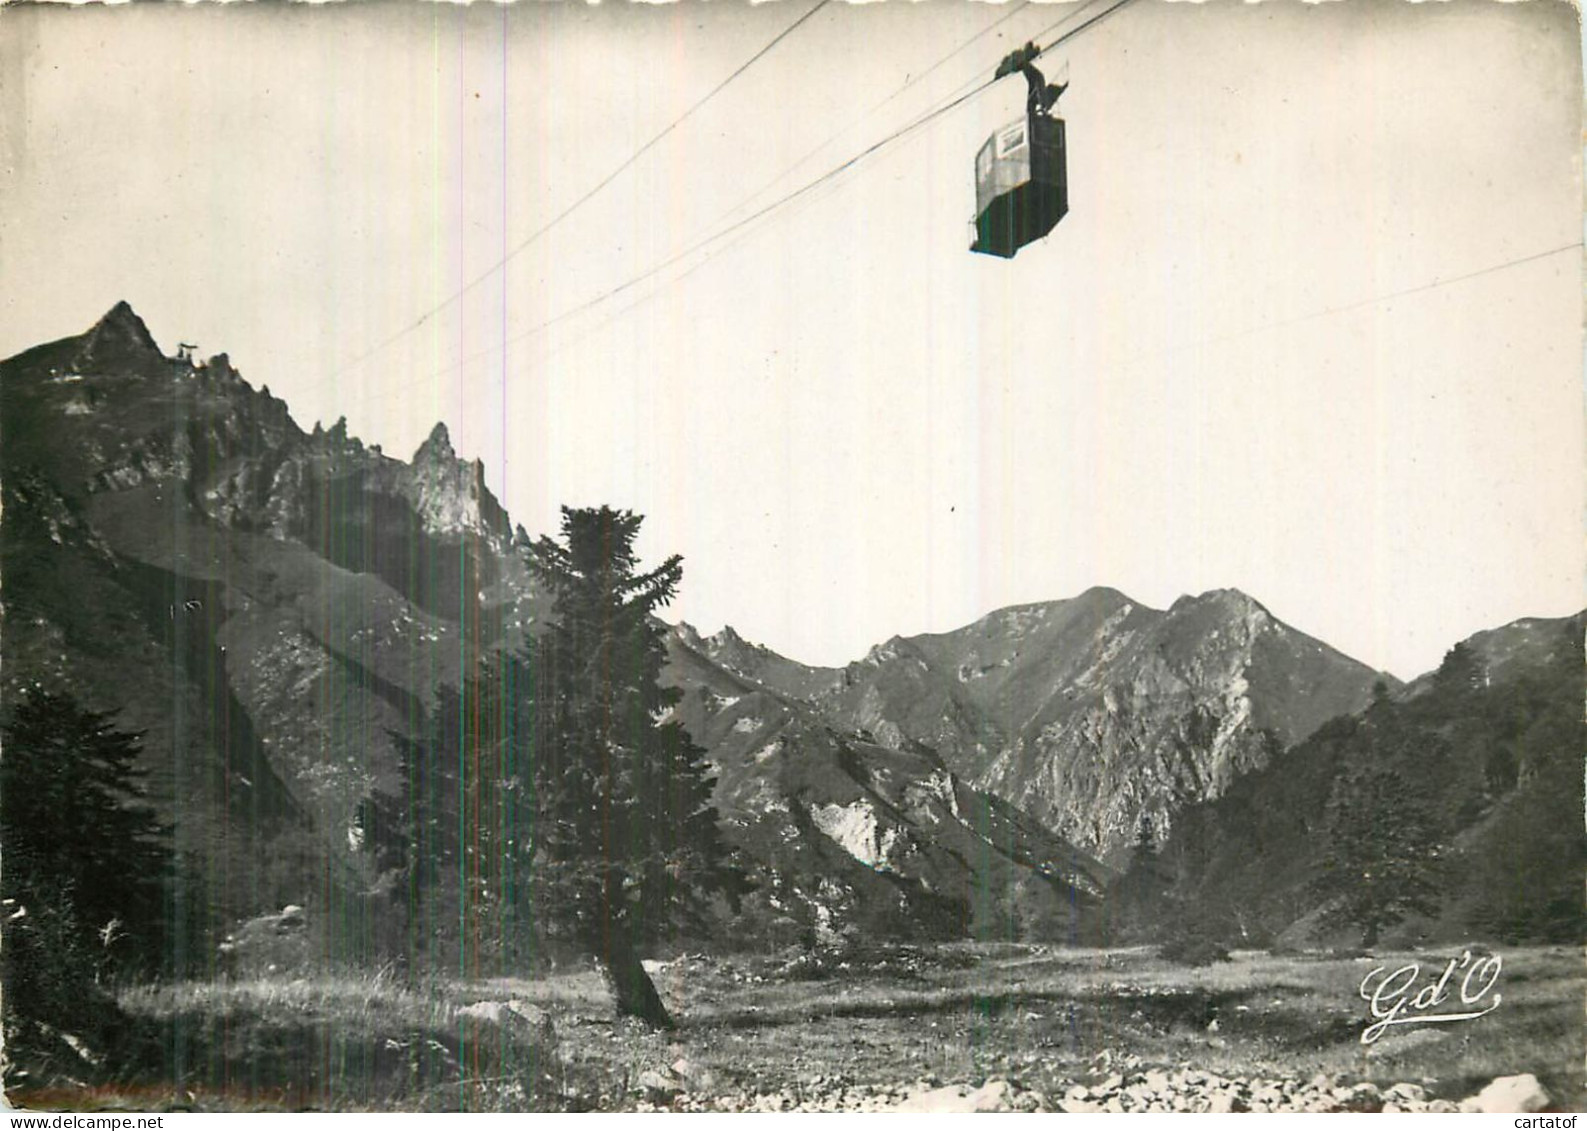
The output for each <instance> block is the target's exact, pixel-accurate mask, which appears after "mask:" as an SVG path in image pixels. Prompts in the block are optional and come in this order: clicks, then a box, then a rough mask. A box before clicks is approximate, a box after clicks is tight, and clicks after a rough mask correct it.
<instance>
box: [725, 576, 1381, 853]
mask: <svg viewBox="0 0 1587 1131" xmlns="http://www.w3.org/2000/svg"><path fill="white" fill-rule="evenodd" d="M710 641H711V642H718V643H714V644H713V643H709V642H708V643H707V647H708V648H711V649H714V650H715V652H717V653H719V654H721V655H723V656H725V657H727V658H728V659H727V662H728V664H729V666H733V667H734V670H736V671H739V672H740V673H741V674H744V675H745V676H746V677H748V678H750V679H752V680H757V681H759V682H762V683H763V684H764V685H765V686H768V687H775V688H776V689H778V690H780V691H782V692H783V693H785V694H790V695H798V696H801V697H803V698H804V699H805V700H806V701H807V702H809V703H810V705H811V706H812V707H813V708H814V709H815V710H816V711H817V712H818V713H819V714H820V716H821V717H822V718H823V719H825V720H826V721H827V722H828V723H829V724H830V725H832V726H835V727H838V728H840V729H843V730H851V731H855V732H858V733H862V734H866V735H868V736H870V738H871V739H872V740H873V741H874V742H875V743H876V744H878V745H879V746H883V747H887V748H891V749H904V748H906V747H907V746H909V745H911V744H920V745H924V746H926V747H929V748H930V749H932V750H934V751H936V752H937V753H938V755H940V756H941V758H942V759H943V761H944V763H945V764H946V765H947V766H948V767H949V768H950V769H951V770H952V771H953V772H954V773H955V774H957V775H958V776H959V777H960V778H962V779H963V780H965V781H966V782H969V783H971V784H973V785H974V786H976V787H977V788H980V789H983V790H985V791H987V792H988V793H990V794H992V795H994V796H997V797H999V798H1001V799H1003V800H1004V801H1007V802H1009V803H1011V804H1014V805H1016V806H1018V807H1020V808H1022V809H1024V810H1025V811H1027V812H1029V813H1030V814H1031V815H1033V816H1035V817H1036V818H1037V819H1038V820H1040V821H1042V822H1043V823H1044V824H1046V825H1047V826H1048V827H1050V828H1051V829H1052V830H1053V831H1054V832H1056V833H1057V834H1059V835H1060V836H1062V837H1064V838H1065V839H1067V840H1069V841H1072V842H1073V843H1075V844H1077V845H1079V846H1080V847H1081V848H1083V849H1084V850H1085V851H1087V852H1090V853H1093V854H1096V855H1101V856H1103V857H1104V858H1108V857H1116V856H1118V855H1119V854H1120V853H1121V851H1122V850H1124V849H1127V848H1128V846H1129V845H1130V844H1131V843H1132V842H1133V841H1134V840H1135V839H1136V836H1137V833H1138V831H1139V830H1140V829H1141V827H1142V825H1143V823H1145V824H1149V825H1150V829H1151V831H1152V834H1153V836H1154V837H1156V838H1159V839H1160V838H1161V837H1162V836H1164V835H1166V834H1167V832H1168V830H1169V829H1170V828H1171V826H1172V823H1173V814H1174V812H1175V811H1176V810H1178V809H1179V808H1180V807H1182V806H1184V805H1186V804H1189V803H1192V802H1196V801H1200V800H1204V799H1207V798H1211V797H1216V796H1218V795H1219V794H1220V793H1221V792H1222V791H1223V790H1225V789H1227V788H1228V786H1229V785H1230V783H1231V782H1233V781H1234V780H1236V779H1237V778H1238V777H1239V776H1240V775H1242V774H1244V773H1248V772H1250V771H1251V770H1253V769H1256V768H1258V767H1260V766H1263V765H1265V764H1267V762H1268V761H1269V760H1270V759H1271V758H1272V757H1273V755H1274V754H1275V753H1277V752H1278V751H1280V750H1282V749H1284V748H1285V747H1287V746H1289V745H1291V744H1293V743H1295V742H1297V741H1299V740H1300V739H1302V738H1305V737H1306V736H1307V735H1308V734H1310V733H1311V732H1312V731H1314V730H1315V729H1316V728H1317V727H1318V726H1320V725H1321V724H1322V723H1323V722H1324V721H1326V720H1327V719H1329V718H1332V717H1333V716H1335V715H1339V714H1346V713H1350V712H1353V711H1356V710H1359V709H1360V708H1361V707H1363V706H1365V704H1366V703H1367V701H1368V698H1369V696H1370V694H1371V688H1372V685H1373V683H1374V682H1376V681H1377V680H1379V679H1382V680H1385V681H1386V682H1387V683H1389V684H1391V685H1393V684H1395V682H1396V681H1394V680H1393V678H1392V677H1389V676H1385V675H1383V674H1381V673H1378V672H1374V671H1372V670H1371V669H1369V668H1367V667H1365V666H1364V665H1362V664H1360V663H1357V662H1356V661H1354V660H1351V659H1350V658H1349V657H1347V656H1344V655H1342V654H1340V653H1339V652H1337V651H1335V650H1334V649H1332V648H1329V647H1328V646H1327V645H1325V644H1322V643H1321V642H1319V641H1317V640H1314V639H1312V638H1311V637H1309V636H1306V635H1305V634H1304V633H1301V632H1297V631H1296V630H1295V629H1292V628H1290V627H1289V626H1287V625H1285V624H1284V623H1283V622H1281V621H1279V620H1278V619H1276V618H1275V617H1273V616H1272V614H1271V613H1269V612H1268V611H1267V610H1266V609H1264V608H1263V607H1262V606H1261V605H1260V604H1258V603H1257V602H1256V601H1254V600H1252V599H1251V598H1250V597H1247V596H1246V595H1245V594H1243V593H1240V592H1238V591H1236V590H1228V589H1225V590H1216V591H1213V592H1211V593H1204V594H1202V595H1200V596H1198V597H1183V598H1181V599H1180V600H1178V601H1176V602H1175V603H1174V605H1173V606H1172V607H1171V608H1170V609H1168V610H1167V611H1159V610H1156V609H1150V608H1147V607H1146V606H1144V605H1141V604H1140V603H1138V602H1136V601H1132V600H1131V599H1130V598H1128V597H1126V596H1124V595H1123V594H1122V593H1119V592H1117V591H1115V590H1112V589H1102V588H1098V589H1092V590H1089V591H1087V592H1086V593H1083V594H1081V595H1080V596H1078V597H1075V598H1073V599H1072V600H1067V601H1052V602H1047V603H1044V604H1035V605H1021V606H1016V607H1013V608H1008V609H1001V610H999V611H997V612H994V613H991V614H989V615H988V616H986V617H983V618H982V619H980V620H978V621H976V622H975V623H974V624H971V625H967V626H966V627H964V628H961V629H958V630H955V631H953V632H947V633H941V634H935V635H925V636H913V637H898V636H895V637H893V638H892V639H891V640H888V641H887V642H886V643H884V644H881V645H878V646H877V647H875V648H873V649H872V650H871V651H870V653H869V654H868V655H867V656H866V657H865V658H864V659H863V660H860V661H858V662H856V663H852V664H849V665H848V666H847V667H846V668H845V669H843V670H842V671H841V672H840V673H833V672H832V670H831V669H803V670H796V671H790V665H791V662H790V661H787V660H785V659H783V658H781V657H775V658H772V657H774V654H768V652H767V650H766V649H763V648H759V647H758V646H746V645H743V643H742V641H740V640H739V639H738V637H737V636H736V634H733V633H732V631H731V629H727V630H724V631H723V633H721V634H719V635H718V636H716V637H711V638H710ZM746 657H747V658H746ZM795 667H796V666H795Z"/></svg>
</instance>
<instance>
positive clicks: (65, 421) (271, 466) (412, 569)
mask: <svg viewBox="0 0 1587 1131" xmlns="http://www.w3.org/2000/svg"><path fill="white" fill-rule="evenodd" d="M0 429H3V434H4V436H5V444H4V448H3V452H0V485H3V491H4V507H5V509H4V522H3V526H0V569H3V571H4V578H5V589H4V615H5V660H6V663H5V665H4V672H3V675H0V680H3V684H0V687H3V688H4V689H5V690H6V691H7V692H12V691H14V690H15V689H16V688H17V687H18V686H19V685H21V684H25V683H28V682H47V683H48V684H50V685H51V687H52V688H53V689H57V690H64V691H69V692H71V693H73V694H74V695H76V696H77V697H78V698H79V699H80V700H82V701H83V702H85V703H86V704H88V705H90V706H92V707H94V708H96V709H101V710H110V709H116V710H121V711H122V712H123V714H122V724H123V725H124V726H127V727H131V728H135V729H139V730H142V731H145V732H146V735H145V752H146V758H147V761H148V763H149V767H148V768H149V769H150V771H151V780H150V787H151V790H152V792H153V796H154V799H155V800H156V801H157V803H159V804H160V806H161V808H162V810H163V811H164V812H166V813H167V814H168V816H170V817H172V818H179V819H178V820H177V821H176V823H177V826H178V843H179V847H181V848H183V849H184V850H185V851H188V852H190V853H192V854H194V855H196V856H198V857H200V858H203V859H206V860H210V861H217V862H218V861H222V860H229V861H230V865H229V867H225V868H221V867H219V865H218V864H217V865H216V868H217V870H216V872H215V880H214V888H215V890H214V891H212V892H211V893H210V897H211V898H212V899H213V900H214V901H215V902H216V905H217V906H220V907H223V908H225V909H226V910H227V911H228V912H232V913H242V912H245V911H247V910H251V909H254V908H257V907H259V906H262V905H265V904H267V903H269V902H270V901H272V900H282V899H286V898H288V897H291V896H292V895H293V894H294V893H296V896H297V899H296V901H301V898H302V892H303V889H304V887H305V882H306V875H305V873H304V869H305V868H306V867H308V864H307V861H308V859H310V858H319V857H323V856H324V855H325V854H326V853H327V852H328V853H329V854H330V856H331V858H332V859H334V860H335V861H336V868H337V869H338V870H339V871H341V872H347V873H349V880H348V884H349V886H355V881H353V880H352V879H351V878H350V874H351V872H355V871H356V865H357V858H356V855H355V854H353V853H351V852H350V851H348V849H347V843H346V842H347V837H348V835H349V830H350V829H351V827H352V824H351V822H352V821H353V818H354V815H355V813H356V810H357V807H358V805H359V802H360V801H361V800H362V798H363V797H364V796H365V795H366V794H367V793H368V791H369V790H370V789H371V788H372V787H373V785H374V784H375V783H376V782H378V781H380V780H382V778H383V777H384V776H386V775H389V774H391V773H392V772H393V770H394V766H395V764H396V757H395V752H394V749H393V745H392V743H393V738H392V735H393V733H397V734H402V733H410V732H411V731H412V729H413V727H414V725H415V724H416V722H417V721H418V719H419V718H420V717H421V715H422V712H423V711H424V710H425V708H426V705H427V704H428V703H429V702H430V701H431V699H432V696H433V692H434V689H435V686H436V684H437V683H438V682H439V681H440V680H442V679H444V678H446V677H447V676H449V675H452V677H453V678H455V675H453V673H456V672H458V671H459V670H460V669H461V667H462V666H463V665H464V664H465V663H468V662H469V661H470V657H471V655H477V654H478V653H479V652H480V651H481V650H482V649H488V648H489V647H492V646H494V645H496V644H498V643H503V642H511V641H512V640H514V639H516V638H518V637H519V636H520V635H521V633H522V632H523V631H524V630H525V629H526V628H527V627H528V626H529V625H530V624H532V622H533V620H534V618H535V617H536V616H537V615H539V614H540V613H541V612H542V611H543V609H542V604H543V602H541V601H540V600H539V598H538V597H537V595H536V594H535V592H534V589H533V587H532V585H531V584H530V582H529V576H528V571H527V569H526V568H525V567H524V565H523V562H522V560H521V557H520V555H519V554H517V553H516V552H515V551H514V547H513V536H512V533H511V532H510V530H509V529H508V526H507V520H506V515H505V514H504V513H503V511H502V509H501V507H500V506H499V505H498V504H497V502H496V500H495V499H494V498H493V497H492V496H491V494H490V492H489V490H488V489H487V488H486V487H485V485H484V479H483V468H482V467H481V466H480V465H479V464H478V463H477V462H476V463H473V464H468V463H464V462H462V461H460V460H458V459H457V458H456V456H455V454H454V453H453V451H452V449H451V446H450V444H449V442H448V438H447V434H446V431H445V429H444V428H443V427H440V426H437V428H436V430H435V432H434V434H432V435H431V437H430V438H429V440H428V441H427V442H426V443H425V444H424V445H423V446H421V447H420V449H419V450H418V452H416V453H415V455H414V458H413V460H412V461H411V462H410V463H403V462H401V461H399V460H394V459H391V458H389V457H387V456H385V455H383V454H381V453H380V451H379V450H378V449H370V448H365V447H364V446H363V445H362V444H360V443H359V442H358V441H357V440H356V439H352V438H350V437H348V436H347V434H346V427H345V425H344V424H341V423H338V424H337V425H336V426H335V427H333V428H331V429H330V430H328V431H327V430H323V429H321V428H320V427H318V426H316V427H315V428H314V430H313V431H312V432H311V433H305V432H304V431H302V430H301V429H300V428H299V427H298V426H297V425H296V424H295V423H294V422H293V420H292V419H291V417H290V416H289V414H288V412H287V407H286V405H285V404H283V403H282V402H281V401H279V400H277V399H276V398H274V397H272V396H271V395H270V393H269V390H268V389H261V390H255V389H254V388H252V387H251V386H250V385H249V384H248V383H247V382H246V381H244V380H243V379H242V377H241V375H240V374H239V373H238V372H237V371H236V369H234V368H233V367H232V365H231V364H230V362H229V360H228V359H227V358H226V356H225V355H224V354H222V355H220V356H217V357H212V358H210V359H209V360H208V361H207V362H199V361H195V360H192V359H189V358H185V357H178V358H171V357H167V356H165V355H164V354H163V353H162V352H161V350H160V349H159V347H158V345H157V344H156V343H155V341H154V339H153V337H152V336H151V335H150V333H149V331H148V329H147V328H146V327H145V326H144V324H143V322H142V321H141V320H140V319H139V318H138V316H137V315H136V314H135V313H134V312H133V311H132V310H131V308H130V307H128V306H127V305H126V304H124V303H123V304H120V305H118V306H116V307H115V308H114V309H112V310H111V311H110V312H109V313H108V314H106V315H105V317H104V318H102V319H101V320H100V321H99V322H97V323H96V324H95V325H94V326H93V327H92V328H91V329H90V330H89V331H87V332H86V333H85V334H83V335H80V336H78V337H74V338H67V339H63V340H61V341H58V342H53V343H50V344H47V345H44V346H40V347H37V348H35V349H32V350H29V351H27V352H25V353H23V354H20V355H18V356H17V357H14V358H11V359H9V360H8V361H5V362H3V363H0ZM265 841H268V842H270V843H273V844H275V845H277V849H276V851H274V852H271V853H267V854H265V856H264V860H265V863H264V864H263V865H261V862H260V861H261V857H260V855H259V852H260V844H261V843H263V842H265ZM287 844H290V845H293V846H294V847H293V848H292V849H290V850H288V849H287V848H285V847H283V846H284V845H287ZM272 872H279V873H280V874H271V873H272ZM277 905H278V906H279V903H278V904H277Z"/></svg>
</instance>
